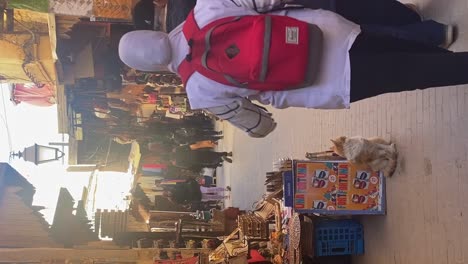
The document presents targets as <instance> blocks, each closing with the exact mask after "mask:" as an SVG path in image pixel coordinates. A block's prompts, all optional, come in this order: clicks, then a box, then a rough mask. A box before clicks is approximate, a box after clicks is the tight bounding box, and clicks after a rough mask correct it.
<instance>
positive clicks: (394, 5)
mask: <svg viewBox="0 0 468 264" xmlns="http://www.w3.org/2000/svg"><path fill="white" fill-rule="evenodd" d="M295 2H296V3H297V4H301V5H303V6H305V7H308V8H312V9H317V8H322V9H327V10H331V11H333V12H336V13H337V14H339V15H341V16H343V17H344V18H346V19H348V20H350V21H352V22H354V23H356V24H359V25H360V26H361V28H363V29H364V30H366V31H367V32H372V33H374V34H379V35H388V36H393V37H398V38H403V39H407V40H412V41H418V42H422V43H425V44H428V45H434V46H439V45H441V44H443V43H444V42H445V34H446V25H444V24H442V23H439V22H436V21H434V20H425V21H421V17H420V16H419V14H418V13H416V12H415V11H414V10H412V9H410V8H408V7H407V6H405V5H404V4H403V3H400V2H399V1H397V0H295Z"/></svg>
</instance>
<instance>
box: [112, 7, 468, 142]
mask: <svg viewBox="0 0 468 264" xmlns="http://www.w3.org/2000/svg"><path fill="white" fill-rule="evenodd" d="M279 2H281V1H280V0H263V1H260V0H257V1H255V0H254V1H252V0H232V1H231V0H198V1H197V4H196V6H195V8H194V10H193V12H192V13H191V14H190V15H189V17H188V18H187V20H186V22H185V23H184V24H182V25H180V26H178V27H177V28H176V29H174V30H173V31H172V32H171V33H170V34H169V35H167V34H165V33H161V32H152V31H134V32H129V33H127V34H126V35H125V36H124V37H123V38H122V39H121V41H120V45H119V55H120V57H121V59H122V61H123V62H124V63H126V64H127V65H128V66H130V67H133V68H136V69H138V70H143V71H158V70H167V69H168V70H170V71H173V72H176V73H178V74H179V75H180V76H181V78H182V80H183V82H184V84H185V87H186V91H187V94H188V97H189V101H190V105H191V107H192V108H193V109H206V110H207V111H210V112H212V113H214V114H215V115H217V116H218V117H220V118H221V119H225V120H228V121H229V122H231V123H232V124H233V125H235V126H236V127H238V128H241V129H243V130H244V131H246V132H247V133H248V134H249V135H250V136H252V137H264V136H266V135H268V134H269V133H270V132H271V131H273V130H274V128H275V127H276V123H275V122H274V120H273V118H272V117H271V115H270V114H269V113H268V112H267V111H266V110H265V109H263V108H261V107H258V106H256V105H254V104H252V103H251V101H250V100H257V101H259V102H260V103H262V104H270V105H272V106H273V107H276V108H287V107H306V108H317V109H340V108H348V107H349V106H350V103H351V102H355V101H358V100H362V99H366V98H370V97H373V96H377V95H380V94H385V93H392V92H401V91H411V90H417V89H425V88H430V87H438V86H449V85H458V84H466V83H468V74H466V72H465V69H468V53H467V52H458V53H453V52H450V51H447V50H445V49H442V48H439V47H437V46H435V45H428V44H426V43H420V42H417V41H414V40H408V39H404V38H397V37H395V36H392V35H385V34H374V33H373V32H368V31H366V30H362V28H361V27H360V26H359V25H357V24H355V23H353V22H351V21H349V20H347V19H345V18H343V17H342V16H340V15H338V14H336V13H333V12H330V11H326V10H311V9H297V10H279V11H277V12H274V13H269V14H262V15H259V14H258V13H256V12H255V11H254V10H253V9H255V8H258V7H259V6H260V7H261V8H264V7H267V6H274V5H277V4H278V3H279ZM283 2H284V1H283Z"/></svg>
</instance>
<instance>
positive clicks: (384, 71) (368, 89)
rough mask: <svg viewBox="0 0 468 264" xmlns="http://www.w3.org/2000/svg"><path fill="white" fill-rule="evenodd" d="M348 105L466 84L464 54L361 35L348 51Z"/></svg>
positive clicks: (467, 61) (467, 69)
mask: <svg viewBox="0 0 468 264" xmlns="http://www.w3.org/2000/svg"><path fill="white" fill-rule="evenodd" d="M349 55H350V60H351V102H355V101H358V100H362V99H366V98H370V97H373V96H376V95H380V94H385V93H394V92H402V91H412V90H417V89H426V88H430V87H438V86H450V85H459V84H467V83H468V52H451V51H448V50H445V49H442V48H438V47H434V46H429V45H424V44H422V43H418V42H414V41H408V40H404V39H400V38H394V37H390V36H380V35H374V34H369V33H366V32H362V33H361V34H360V35H359V36H358V37H357V39H356V41H355V43H354V44H353V46H352V48H351V50H350V51H349Z"/></svg>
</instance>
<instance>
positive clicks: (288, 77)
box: [178, 10, 322, 91]
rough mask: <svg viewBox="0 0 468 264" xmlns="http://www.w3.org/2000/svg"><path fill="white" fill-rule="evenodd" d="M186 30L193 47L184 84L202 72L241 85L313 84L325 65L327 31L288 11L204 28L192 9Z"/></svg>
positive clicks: (181, 68)
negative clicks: (322, 54)
mask: <svg viewBox="0 0 468 264" xmlns="http://www.w3.org/2000/svg"><path fill="white" fill-rule="evenodd" d="M183 33H184V36H185V38H186V39H187V40H188V44H189V46H190V54H188V55H187V57H186V59H185V60H184V61H183V62H182V63H181V64H180V65H179V68H178V72H179V74H180V76H181V78H182V81H183V83H184V84H187V81H188V79H189V78H190V76H191V75H192V74H193V73H194V72H199V73H200V74H202V75H203V76H205V77H207V78H209V79H211V80H214V81H217V82H219V83H222V84H226V85H230V86H236V87H241V88H248V89H254V90H261V91H274V90H287V89H297V88H302V87H306V86H309V85H311V84H312V83H313V82H314V80H315V77H316V76H317V74H318V70H319V67H320V57H321V53H322V31H321V30H320V29H319V28H318V27H317V26H315V25H313V24H308V23H305V22H302V21H300V20H297V19H294V18H291V17H287V16H276V15H251V16H241V17H226V18H222V19H219V20H216V21H213V22H211V23H210V24H208V25H206V26H205V27H203V28H202V29H200V28H199V27H198V25H197V23H196V21H195V18H194V15H193V10H192V12H190V14H189V15H188V17H187V20H186V21H185V24H184V27H183Z"/></svg>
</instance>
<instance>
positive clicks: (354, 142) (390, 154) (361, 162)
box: [331, 136, 398, 177]
mask: <svg viewBox="0 0 468 264" xmlns="http://www.w3.org/2000/svg"><path fill="white" fill-rule="evenodd" d="M331 141H332V142H333V146H332V150H333V151H334V152H335V153H336V154H338V155H340V156H341V157H344V158H346V159H347V160H349V161H350V162H351V163H353V164H354V165H356V166H357V167H360V168H366V169H371V170H373V171H381V172H383V174H384V175H385V176H386V177H390V176H392V175H393V173H394V172H395V170H396V166H397V159H398V152H397V150H396V146H395V144H394V143H390V142H388V141H386V140H385V139H383V138H369V139H366V138H363V137H344V136H342V137H339V138H336V139H332V140H331Z"/></svg>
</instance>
